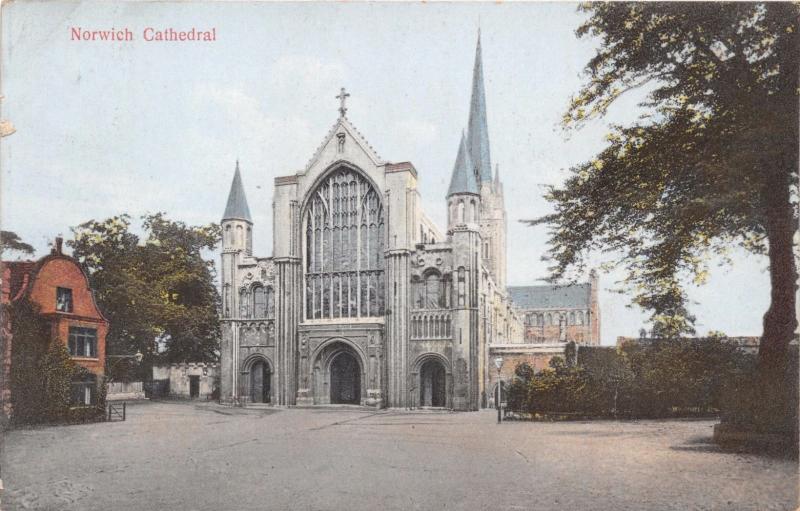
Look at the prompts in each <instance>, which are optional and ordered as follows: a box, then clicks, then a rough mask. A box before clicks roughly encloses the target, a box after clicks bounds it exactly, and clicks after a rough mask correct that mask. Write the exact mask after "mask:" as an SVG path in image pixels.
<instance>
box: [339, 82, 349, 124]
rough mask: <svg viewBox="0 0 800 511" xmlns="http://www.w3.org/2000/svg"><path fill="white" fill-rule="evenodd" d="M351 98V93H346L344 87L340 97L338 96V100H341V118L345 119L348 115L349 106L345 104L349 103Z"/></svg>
mask: <svg viewBox="0 0 800 511" xmlns="http://www.w3.org/2000/svg"><path fill="white" fill-rule="evenodd" d="M349 97H350V93H349V92H346V91H345V90H344V87H342V90H341V92H339V95H338V96H336V99H338V100H339V117H344V116H345V114H346V113H347V106H346V104H345V102H346V101H347V98H349Z"/></svg>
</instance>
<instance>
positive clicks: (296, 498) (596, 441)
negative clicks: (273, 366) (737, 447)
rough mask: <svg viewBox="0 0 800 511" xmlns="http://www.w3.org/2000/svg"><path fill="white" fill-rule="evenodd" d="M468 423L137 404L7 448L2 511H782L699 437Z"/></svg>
mask: <svg viewBox="0 0 800 511" xmlns="http://www.w3.org/2000/svg"><path fill="white" fill-rule="evenodd" d="M495 420H496V416H495V414H494V413H493V412H492V411H491V410H487V411H483V412H473V413H448V412H424V411H423V412H403V411H381V412H375V411H371V410H366V409H362V408H346V407H345V408H321V409H234V408H224V407H220V406H217V405H213V404H202V405H194V404H191V403H144V404H138V405H133V406H129V407H128V420H127V421H126V422H116V423H101V424H89V425H76V426H66V427H46V428H37V429H28V430H15V431H11V432H8V433H7V435H6V438H5V452H4V455H3V464H2V469H3V470H2V473H3V481H4V484H5V488H6V491H5V494H4V495H3V509H9V510H17V509H38V510H56V509H57V510H108V509H114V510H143V511H144V510H152V509H169V510H214V511H216V510H226V509H230V510H251V509H252V510H264V509H274V510H279V509H300V510H317V509H319V510H338V509H351V510H360V509H364V510H375V509H397V510H406V509H423V510H427V509H436V510H439V509H463V510H473V509H475V510H478V509H498V510H511V509H530V510H551V509H553V510H562V509H563V510H577V509H581V510H636V511H639V510H647V509H652V510H659V511H662V510H681V511H683V510H689V509H697V510H700V509H703V510H717V509H718V510H723V509H724V510H760V511H766V510H786V509H794V507H796V505H797V504H796V502H797V467H796V464H795V463H794V462H792V461H789V460H779V459H774V458H767V457H760V456H755V455H740V454H729V453H723V452H720V451H719V450H718V449H717V448H716V447H715V446H713V445H712V444H710V437H711V431H712V429H711V428H712V426H713V422H711V421H640V422H615V421H597V422H575V423H565V422H562V423H530V422H507V423H504V424H502V425H499V426H498V425H497V424H496V423H495Z"/></svg>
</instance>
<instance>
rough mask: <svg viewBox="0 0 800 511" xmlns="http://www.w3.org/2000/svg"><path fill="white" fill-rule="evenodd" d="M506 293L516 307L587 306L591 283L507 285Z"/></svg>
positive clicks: (553, 307) (589, 299)
mask: <svg viewBox="0 0 800 511" xmlns="http://www.w3.org/2000/svg"><path fill="white" fill-rule="evenodd" d="M508 294H509V295H511V300H512V301H513V302H514V306H516V307H517V308H518V309H575V308H588V307H589V305H590V303H591V284H572V285H565V286H551V285H543V286H509V287H508Z"/></svg>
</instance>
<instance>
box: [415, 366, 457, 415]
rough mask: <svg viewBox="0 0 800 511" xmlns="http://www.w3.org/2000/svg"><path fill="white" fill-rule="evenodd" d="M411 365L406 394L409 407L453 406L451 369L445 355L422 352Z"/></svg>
mask: <svg viewBox="0 0 800 511" xmlns="http://www.w3.org/2000/svg"><path fill="white" fill-rule="evenodd" d="M411 367H412V369H411V374H410V377H411V380H410V381H409V396H408V403H409V405H410V406H411V407H418V406H419V407H441V408H452V407H453V371H452V367H451V366H450V361H449V360H448V359H447V357H445V356H443V355H441V354H439V353H424V354H422V355H420V356H418V357H417V358H416V360H415V361H414V363H413V364H412V366H411Z"/></svg>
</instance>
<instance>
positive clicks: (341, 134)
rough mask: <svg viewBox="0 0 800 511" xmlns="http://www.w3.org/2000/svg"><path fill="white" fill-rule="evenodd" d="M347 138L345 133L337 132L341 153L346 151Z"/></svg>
mask: <svg viewBox="0 0 800 511" xmlns="http://www.w3.org/2000/svg"><path fill="white" fill-rule="evenodd" d="M345 139H346V135H345V134H344V133H337V134H336V141H337V143H338V151H339V152H340V153H343V152H344V141H345Z"/></svg>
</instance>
